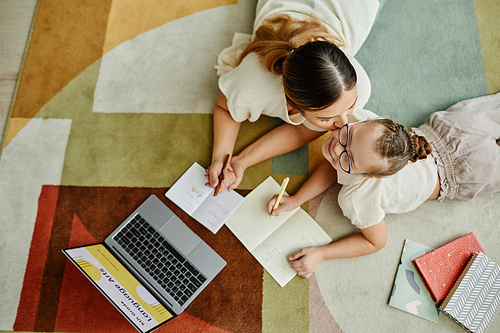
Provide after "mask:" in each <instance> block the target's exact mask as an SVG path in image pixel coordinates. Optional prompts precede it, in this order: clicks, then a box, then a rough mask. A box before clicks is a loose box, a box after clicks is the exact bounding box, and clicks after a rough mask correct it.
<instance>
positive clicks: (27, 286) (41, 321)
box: [14, 186, 262, 333]
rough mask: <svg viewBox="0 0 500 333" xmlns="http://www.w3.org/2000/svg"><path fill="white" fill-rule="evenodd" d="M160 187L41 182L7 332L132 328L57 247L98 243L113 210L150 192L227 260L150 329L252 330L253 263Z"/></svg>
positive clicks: (258, 302)
mask: <svg viewBox="0 0 500 333" xmlns="http://www.w3.org/2000/svg"><path fill="white" fill-rule="evenodd" d="M165 191H166V189H142V188H140V189H139V188H135V189H131V188H90V187H86V188H82V187H64V186H61V187H59V186H44V187H43V188H42V192H41V194H40V198H39V209H38V214H37V218H36V222H35V229H34V235H33V239H32V243H31V249H30V256H29V258H28V265H27V268H26V275H25V278H24V283H23V289H22V292H21V300H20V304H19V308H18V313H17V317H16V322H15V324H14V330H15V331H28V332H33V331H46V332H51V331H55V332H111V333H112V332H137V331H136V330H135V328H134V327H133V326H132V325H131V324H130V323H129V322H128V321H127V320H126V319H125V318H124V317H123V316H122V315H121V313H120V312H119V311H118V310H117V309H116V308H115V307H114V306H113V305H112V304H111V303H110V302H109V301H108V300H107V299H106V298H105V297H104V295H102V294H101V293H100V291H99V290H98V289H96V288H95V287H94V286H93V285H92V284H91V283H90V282H89V281H88V280H87V278H86V277H85V276H84V275H83V274H82V273H81V272H80V271H79V270H78V269H77V268H76V267H75V266H74V265H73V264H72V263H71V262H70V261H69V260H67V259H66V258H65V257H64V254H63V253H62V252H61V250H62V249H63V248H66V247H75V246H80V245H87V244H94V243H98V242H101V241H103V240H104V238H105V237H106V236H107V234H109V232H110V231H111V230H113V229H114V228H115V227H116V226H117V225H118V224H119V222H120V221H121V220H122V217H121V216H118V217H116V211H115V210H114V209H115V208H120V209H127V210H126V212H128V213H123V214H125V216H127V215H128V214H129V213H130V212H132V211H133V210H134V209H135V208H136V206H137V205H138V204H140V202H142V201H143V200H144V199H145V198H146V197H147V196H148V195H149V194H151V193H154V194H156V195H157V196H158V197H159V198H160V199H161V200H162V201H164V202H165V203H166V204H167V205H168V206H169V207H170V208H171V209H172V210H174V212H176V214H177V215H178V216H179V217H180V218H181V219H182V220H183V221H184V222H185V223H186V224H187V225H188V226H189V227H190V228H191V229H193V230H194V231H195V232H196V233H197V234H198V235H199V236H200V237H202V238H203V239H204V240H205V241H206V242H207V243H209V244H210V245H211V246H212V247H213V248H214V249H215V250H216V251H217V252H218V253H219V254H220V255H221V256H222V257H223V258H224V259H225V260H226V261H227V262H228V264H227V266H226V267H225V268H224V269H223V271H222V272H221V273H219V275H218V276H217V277H216V279H215V280H214V281H212V283H211V284H210V285H209V286H207V288H206V289H205V290H204V291H203V292H202V293H201V294H200V296H199V297H198V298H197V299H196V300H195V301H194V302H193V303H192V304H191V305H190V306H189V307H188V309H187V310H186V311H185V312H184V313H182V314H181V315H179V316H178V317H177V318H174V319H173V320H172V321H170V322H167V323H166V324H165V325H163V326H162V327H160V328H159V329H158V330H157V332H213V333H223V332H240V331H246V332H260V331H261V330H262V315H261V313H262V268H261V266H260V265H259V264H258V263H257V262H256V261H255V260H254V259H253V257H252V256H251V255H250V254H249V253H248V251H246V250H245V249H244V247H243V246H242V245H241V244H240V243H239V241H238V240H237V239H236V238H235V237H234V236H233V235H232V233H231V232H230V231H229V230H228V229H227V228H225V227H223V228H222V229H221V230H220V231H219V232H218V233H217V234H216V235H213V234H212V233H211V232H210V231H208V230H207V229H205V228H204V227H203V226H201V225H200V224H199V223H198V222H196V221H194V220H193V219H191V218H190V217H189V216H187V215H186V214H185V213H184V212H182V211H180V210H179V209H178V208H177V207H175V205H173V204H172V203H171V202H169V201H168V199H166V198H165V197H164V196H163V194H164V193H165ZM108 206H109V207H108ZM94 212H98V214H97V216H100V217H101V218H96V217H95V215H94V214H92V213H94ZM109 221H113V222H111V223H110V222H109ZM249 277H250V278H249ZM54 303H56V304H54Z"/></svg>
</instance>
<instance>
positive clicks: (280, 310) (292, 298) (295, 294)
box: [262, 271, 309, 333]
mask: <svg viewBox="0 0 500 333" xmlns="http://www.w3.org/2000/svg"><path fill="white" fill-rule="evenodd" d="M263 279H264V280H263V289H264V295H263V300H262V332H263V333H276V332H287V333H302V332H309V280H307V279H304V278H301V277H298V276H296V277H294V278H293V279H292V280H291V281H290V282H288V284H287V285H286V286H284V287H283V288H281V287H280V285H279V284H277V283H276V281H275V280H274V279H273V278H272V277H271V276H270V275H269V273H267V272H266V271H264V277H263Z"/></svg>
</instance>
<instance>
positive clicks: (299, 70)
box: [239, 15, 357, 112]
mask: <svg viewBox="0 0 500 333" xmlns="http://www.w3.org/2000/svg"><path fill="white" fill-rule="evenodd" d="M339 46H342V41H341V40H340V39H339V38H338V37H336V36H333V35H331V34H329V33H328V30H327V29H326V27H325V26H324V25H323V24H321V22H320V21H319V20H318V19H317V18H315V17H313V16H310V18H309V19H308V20H297V19H293V18H291V17H290V16H288V15H278V16H274V17H272V18H269V19H267V20H266V21H265V22H264V24H263V25H261V26H260V27H259V28H258V29H257V31H256V32H255V38H254V39H253V41H252V42H251V43H250V44H249V45H248V46H247V47H246V49H245V50H244V51H243V53H242V55H241V57H240V59H239V62H241V61H242V60H243V59H244V58H245V57H246V56H248V55H249V54H250V53H255V54H257V55H258V56H259V59H260V62H261V63H262V65H263V66H264V68H265V69H266V70H268V71H270V72H271V73H273V74H276V75H282V76H283V87H284V90H285V95H286V98H287V101H288V102H289V103H290V104H291V105H292V106H293V107H295V108H296V109H297V110H299V111H300V112H304V111H316V110H323V109H325V108H327V107H328V106H330V105H332V104H333V103H335V102H336V101H337V100H338V98H339V97H340V95H341V94H342V93H343V92H344V91H348V90H350V89H352V88H353V87H354V86H355V85H356V82H357V76H356V71H355V69H354V67H353V66H352V64H351V62H350V61H349V59H348V57H347V56H346V55H345V54H344V52H343V51H342V50H340V49H339Z"/></svg>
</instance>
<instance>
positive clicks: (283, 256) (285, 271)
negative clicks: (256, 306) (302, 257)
mask: <svg viewBox="0 0 500 333" xmlns="http://www.w3.org/2000/svg"><path fill="white" fill-rule="evenodd" d="M331 241H332V239H331V237H330V236H329V235H328V234H327V233H326V232H325V231H324V230H323V229H321V227H320V226H319V225H318V224H317V223H316V221H314V219H313V218H312V217H311V216H310V215H309V214H307V213H306V212H305V211H304V210H303V209H300V210H298V211H297V212H296V213H295V214H293V215H292V216H291V217H290V218H289V219H288V220H287V221H286V222H285V223H283V224H282V225H281V226H280V227H279V228H278V229H277V230H276V231H275V232H273V233H272V234H271V235H270V236H269V237H267V238H266V239H265V240H264V241H263V242H262V243H260V245H259V246H257V247H256V248H255V249H254V250H253V251H252V254H253V256H254V257H255V259H257V261H259V263H260V264H261V265H262V266H263V267H264V268H265V269H266V270H267V271H268V272H269V273H270V274H271V276H272V277H273V278H274V279H275V280H276V282H278V284H279V285H280V286H282V287H283V286H284V285H286V284H287V283H288V282H289V281H290V280H291V279H292V278H293V277H294V276H295V275H296V273H295V271H294V270H293V269H292V267H291V266H290V264H289V263H288V260H287V258H288V256H290V255H292V254H293V253H295V252H297V251H298V250H300V249H301V248H304V247H309V246H321V245H325V244H328V243H330V242H331Z"/></svg>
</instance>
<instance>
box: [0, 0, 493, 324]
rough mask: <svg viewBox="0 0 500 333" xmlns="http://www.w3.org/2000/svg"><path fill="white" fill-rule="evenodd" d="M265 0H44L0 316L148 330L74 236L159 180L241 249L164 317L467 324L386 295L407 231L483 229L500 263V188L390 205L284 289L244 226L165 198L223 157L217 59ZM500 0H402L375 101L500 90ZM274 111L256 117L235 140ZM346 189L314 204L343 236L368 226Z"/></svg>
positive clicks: (226, 250)
mask: <svg viewBox="0 0 500 333" xmlns="http://www.w3.org/2000/svg"><path fill="white" fill-rule="evenodd" d="M255 3H256V0H240V1H239V2H238V1H236V0H211V1H206V0H191V1H188V2H186V1H180V0H172V1H160V0H145V1H132V0H88V1H85V2H74V1H67V0H65V1H63V0H39V3H38V7H37V12H36V16H35V20H34V23H33V27H32V33H31V39H30V41H29V45H28V47H27V52H26V55H25V59H24V63H23V68H22V72H21V75H20V77H19V80H18V87H17V92H16V96H15V101H14V104H13V108H12V110H11V114H10V120H9V124H8V128H7V129H6V136H5V138H4V140H3V151H2V155H1V158H0V200H1V202H2V205H0V216H1V217H0V225H1V226H2V231H3V232H2V235H1V236H0V281H2V283H1V284H0V293H1V294H2V295H3V300H2V302H0V313H2V316H1V317H0V330H5V331H28V332H42V331H43V332H134V331H135V329H134V328H133V327H132V326H131V325H130V324H129V323H128V322H127V321H126V320H125V319H124V318H123V317H122V316H121V314H119V312H118V311H116V310H115V309H114V308H113V307H112V306H111V305H110V304H109V302H108V301H107V300H106V299H105V298H104V297H103V296H102V295H100V293H99V292H98V291H97V290H95V288H94V287H93V286H92V285H91V284H90V283H89V282H88V281H86V280H85V278H84V277H83V276H82V275H81V274H80V273H79V272H78V271H77V270H76V269H75V268H74V267H73V265H72V264H70V263H69V262H68V261H66V259H65V257H64V255H63V254H62V252H61V249H63V248H66V247H69V246H76V245H83V244H91V243H95V242H100V241H102V240H103V239H104V238H105V237H106V236H107V235H108V234H109V232H110V231H111V230H113V228H114V227H116V225H117V224H118V223H119V222H120V221H121V220H122V219H123V218H124V217H125V216H127V215H128V214H129V213H130V212H131V211H132V210H133V209H134V208H135V207H136V206H137V205H138V204H139V203H140V202H142V201H143V200H144V199H145V198H146V197H147V196H148V195H149V194H151V193H154V194H156V195H157V196H158V197H159V198H162V200H163V201H164V202H165V203H166V204H167V205H169V206H170V207H171V208H172V209H174V210H175V211H176V212H177V213H178V214H179V216H180V217H181V219H182V220H183V221H184V222H186V223H187V225H188V226H189V227H190V228H192V229H193V230H194V231H195V232H196V233H197V234H198V235H200V237H202V238H203V239H204V240H205V241H207V242H208V243H209V244H210V245H211V246H212V247H213V248H214V249H215V250H216V251H217V252H218V253H219V254H220V255H221V256H222V257H223V258H224V259H225V260H226V261H227V262H228V265H227V266H226V267H225V268H224V270H223V271H222V272H221V273H220V274H219V275H218V276H217V278H216V279H215V280H214V281H213V282H212V283H211V284H210V285H209V286H208V287H207V289H206V290H204V291H203V293H202V294H201V295H200V297H199V298H197V299H196V300H195V302H193V303H192V304H191V305H190V306H189V307H188V309H187V310H186V311H185V312H184V313H183V314H181V315H180V316H179V317H178V318H176V319H175V320H173V321H171V322H169V323H167V324H166V325H165V326H163V327H161V328H160V329H159V330H158V331H159V332H346V333H347V332H403V331H405V332H421V331H433V332H460V331H461V328H460V327H458V325H456V324H454V323H452V322H451V321H450V320H449V319H446V318H445V317H443V316H441V318H440V322H439V323H438V324H433V323H427V322H423V320H422V319H420V318H418V317H414V316H411V315H408V314H406V313H403V312H402V311H399V310H395V309H392V308H390V307H389V306H388V305H387V300H388V297H389V294H390V290H391V286H392V283H393V279H394V276H395V272H396V269H397V262H398V260H399V255H400V249H401V246H402V244H403V243H402V242H403V240H404V239H405V238H412V240H415V241H418V242H420V243H423V244H427V245H429V246H434V247H437V246H439V245H441V244H444V243H446V242H447V241H450V240H452V239H454V238H456V237H457V236H460V235H461V234H464V233H466V232H469V231H474V232H475V234H476V236H477V238H478V240H479V241H480V243H481V244H482V246H483V248H484V249H485V251H486V252H487V253H486V254H487V255H489V256H490V257H491V258H492V259H493V260H495V261H496V262H497V263H500V249H498V245H497V239H498V237H499V236H500V231H499V228H498V225H497V223H496V222H495V221H494V220H495V218H496V217H498V216H500V212H499V208H498V206H499V205H498V202H499V200H500V196H498V195H492V196H484V197H481V198H479V200H475V201H474V203H471V204H466V205H465V204H463V203H451V204H448V203H444V204H437V203H434V202H432V203H426V204H424V205H423V206H422V207H421V208H420V209H419V210H417V211H416V212H414V213H411V214H405V215H402V216H398V217H392V216H391V217H389V218H388V219H387V221H386V222H387V225H388V232H389V243H388V246H387V247H386V248H385V249H383V250H382V251H380V252H379V253H376V254H374V255H372V256H368V257H363V258H356V259H349V260H338V261H335V262H328V263H324V264H322V265H321V266H320V267H319V269H318V270H317V272H316V274H315V275H314V276H313V277H312V278H311V279H309V280H305V279H302V278H299V277H296V278H294V279H293V280H292V281H291V282H290V283H289V284H287V285H286V286H285V287H284V288H281V287H279V285H278V284H277V283H276V282H275V281H274V280H273V279H272V278H271V277H270V276H269V275H268V274H267V272H265V271H264V270H263V269H262V267H261V266H260V265H259V264H258V263H257V262H256V261H255V260H254V259H253V257H252V256H251V255H250V254H249V253H248V252H247V251H246V250H245V249H244V248H243V246H242V245H241V244H240V243H239V241H238V240H237V239H236V238H235V237H234V236H233V235H232V233H231V232H230V231H229V230H228V229H227V228H225V227H223V228H222V229H221V230H220V231H219V232H218V233H217V234H216V235H213V234H212V233H210V232H209V231H207V230H206V229H205V228H204V227H202V226H201V225H199V224H198V223H197V222H196V221H194V220H192V219H191V218H190V217H188V216H187V215H186V214H184V213H183V212H182V211H180V210H179V209H177V208H176V207H175V205H173V204H172V203H171V202H169V201H168V200H167V199H166V198H165V197H164V195H163V194H164V193H165V191H166V190H167V189H168V188H169V187H170V186H172V184H173V183H174V182H175V181H176V180H177V179H178V178H179V176H180V175H181V174H182V173H183V172H184V171H185V170H186V169H187V168H188V167H189V166H190V165H191V164H192V163H193V162H194V161H196V162H198V163H200V164H201V165H203V166H208V164H209V162H210V157H211V147H212V115H211V113H212V111H213V106H214V102H215V99H216V98H217V95H218V94H219V91H218V88H217V77H216V75H215V70H214V69H213V65H214V64H215V59H216V56H217V54H218V53H219V52H220V50H221V49H223V48H224V47H227V46H229V45H230V43H231V39H232V36H233V34H234V32H246V33H248V32H251V29H252V23H253V17H254V9H255ZM499 16H500V9H499V8H498V5H496V0H477V1H476V3H475V4H473V3H472V2H470V1H468V0H459V1H456V0H444V1H440V2H439V3H435V2H434V1H430V0H425V1H418V2H406V1H405V2H401V1H394V0H388V1H387V3H386V4H385V5H384V7H383V10H382V11H381V13H380V16H379V18H378V21H377V23H376V24H375V26H374V28H373V30H372V32H371V34H370V36H369V37H368V39H367V41H366V43H365V45H364V46H363V48H362V49H361V50H360V52H359V53H358V55H357V58H358V60H359V61H360V63H361V64H362V65H363V66H364V67H365V69H366V70H367V72H368V75H369V76H370V79H371V81H372V96H371V99H370V102H369V104H368V105H367V106H366V108H367V109H370V110H373V111H374V112H376V113H378V114H380V115H384V116H389V117H391V118H393V119H395V120H397V121H400V122H403V123H404V124H406V125H409V126H414V125H419V124H420V123H421V122H422V121H423V120H424V119H425V118H426V117H427V115H428V114H430V113H431V112H433V111H438V110H442V109H445V108H447V107H448V106H450V105H452V104H454V103H456V102H457V101H459V100H462V99H466V98H470V97H476V96H482V95H486V94H488V93H496V92H498V91H499V90H500V80H499V78H500V72H499V71H500V63H499V62H500V60H499V59H498V57H497V54H499V51H500V43H499V42H498V41H499V40H500V36H499V34H500V33H499V32H500V26H499V22H498V19H497V18H498V17H499ZM275 125H276V124H275V122H274V121H273V119H269V118H266V117H263V118H262V119H259V121H257V122H255V123H248V122H247V123H244V124H243V125H242V130H241V133H240V136H239V137H238V142H237V145H236V151H239V150H241V149H242V147H245V146H246V145H248V144H249V143H251V142H252V141H254V140H255V139H256V138H258V137H259V136H261V135H262V134H263V133H265V132H267V131H269V130H270V129H271V128H273V126H275ZM320 145H321V139H319V140H318V141H317V142H314V143H311V144H310V145H308V146H306V147H304V148H301V149H299V150H298V151H296V152H293V153H290V154H287V155H285V156H281V157H278V158H274V159H272V160H269V161H265V162H263V163H260V164H259V165H256V166H254V167H252V168H249V169H248V170H247V171H246V174H245V179H244V181H243V182H242V184H241V185H240V189H239V190H238V191H239V192H240V193H241V194H242V195H246V194H247V193H248V192H249V191H250V190H252V189H253V188H255V187H256V186H257V185H258V184H259V183H260V182H262V181H263V180H264V179H265V178H267V177H268V176H269V175H272V176H273V177H275V179H276V180H277V181H279V182H280V181H281V180H282V179H283V177H285V176H289V177H290V178H291V182H290V185H289V187H288V189H289V191H290V192H291V193H293V192H295V191H296V189H297V188H298V187H299V186H300V184H302V183H303V182H304V181H305V179H306V177H307V174H308V173H309V171H310V170H313V169H314V168H315V167H316V166H317V165H318V163H319V161H320V150H319V149H318V148H319V146H320ZM336 192H338V186H334V187H332V189H330V190H329V191H327V192H326V193H325V194H324V195H322V196H319V197H318V198H315V199H314V200H312V201H310V202H309V204H308V205H305V208H306V209H308V210H309V213H310V214H311V215H312V216H313V217H316V219H317V221H318V223H320V225H322V226H323V228H324V229H325V230H326V231H327V232H328V233H329V234H330V235H331V236H332V237H333V238H335V239H338V238H339V237H341V236H342V235H345V234H347V233H350V232H352V231H353V229H352V228H351V226H350V224H349V223H348V222H347V221H345V219H344V218H343V217H342V214H341V212H340V211H339V208H338V205H337V204H336V200H335V195H336ZM496 219H497V218H496ZM420 221H424V222H420ZM408 325H410V326H408ZM496 330H500V321H499V320H498V318H496V320H495V321H494V323H493V324H492V327H491V331H496Z"/></svg>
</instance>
